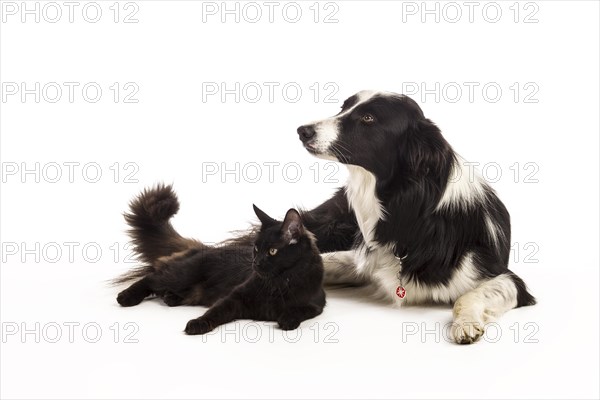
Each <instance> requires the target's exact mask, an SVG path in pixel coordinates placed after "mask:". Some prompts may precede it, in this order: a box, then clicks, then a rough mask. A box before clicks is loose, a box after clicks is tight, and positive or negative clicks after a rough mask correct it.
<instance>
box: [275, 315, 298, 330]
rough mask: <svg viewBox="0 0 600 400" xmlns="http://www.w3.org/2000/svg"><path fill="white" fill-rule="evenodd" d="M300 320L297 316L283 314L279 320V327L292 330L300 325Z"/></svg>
mask: <svg viewBox="0 0 600 400" xmlns="http://www.w3.org/2000/svg"><path fill="white" fill-rule="evenodd" d="M300 322H301V321H298V319H297V318H292V317H287V316H281V317H279V319H278V320H277V324H279V329H281V330H284V331H291V330H294V329H296V328H298V327H299V326H300Z"/></svg>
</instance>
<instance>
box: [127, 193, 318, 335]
mask: <svg viewBox="0 0 600 400" xmlns="http://www.w3.org/2000/svg"><path fill="white" fill-rule="evenodd" d="M178 206H179V204H178V203H177V199H176V197H175V195H174V193H173V192H172V190H171V188H170V187H158V188H156V189H153V190H150V191H146V192H144V194H143V195H142V196H140V198H138V199H137V200H136V201H134V202H133V203H132V205H131V208H132V210H133V211H134V214H128V215H126V218H128V220H129V219H130V218H132V215H135V216H138V217H139V216H145V215H146V214H147V215H152V216H153V217H157V216H160V215H161V214H162V213H164V214H165V215H167V214H169V215H172V214H174V213H175V212H176V211H177V208H178ZM254 210H255V212H256V215H257V216H258V218H259V219H260V221H261V223H262V226H261V228H260V230H259V231H258V232H256V233H255V235H254V236H255V242H254V245H252V244H251V242H250V241H248V240H247V238H246V239H244V240H240V241H230V242H227V243H225V244H224V245H223V246H219V247H211V246H206V245H204V244H202V243H200V242H193V243H189V244H188V245H189V246H188V248H190V249H189V250H186V251H181V252H175V253H173V254H172V255H170V256H167V257H158V258H156V259H155V260H154V262H152V265H146V266H143V267H141V268H138V269H136V270H133V271H131V272H129V273H128V274H126V275H124V276H123V277H122V278H119V279H117V280H116V282H125V281H128V280H130V279H134V278H141V279H140V280H138V281H137V282H136V283H134V284H133V285H131V286H130V287H129V288H127V289H126V290H124V291H123V292H121V293H119V295H118V297H117V301H118V302H119V304H121V305H122V306H126V307H127V306H134V305H137V304H139V303H140V302H141V301H142V300H143V299H144V298H146V297H147V296H150V295H152V294H156V295H158V296H160V297H161V298H162V299H163V300H164V301H165V303H166V304H167V305H169V306H177V305H181V304H188V305H205V306H212V307H211V308H210V309H209V310H208V311H207V312H206V313H205V314H204V315H203V316H202V317H200V318H197V319H194V320H191V321H189V322H188V324H187V326H186V329H185V332H186V333H187V334H203V333H206V332H209V331H211V330H212V329H214V328H215V327H217V326H219V325H222V324H224V323H227V322H230V321H233V320H235V319H254V320H264V321H277V322H278V324H279V326H280V328H281V329H295V328H297V327H298V326H299V325H300V323H301V322H302V321H304V320H306V319H309V318H313V317H315V316H317V315H319V314H321V312H322V311H323V307H324V306H325V293H324V291H323V289H322V281H323V263H322V260H321V256H320V255H319V250H318V248H317V246H316V243H315V238H314V236H313V235H312V233H310V232H309V231H308V230H307V229H306V228H305V227H304V225H303V224H302V221H301V217H300V214H299V213H298V212H297V211H296V210H294V209H291V210H289V211H288V212H287V214H286V216H285V219H284V221H283V222H279V221H276V220H274V219H272V218H271V217H269V216H268V215H267V214H265V213H264V212H263V211H261V210H260V209H258V208H257V207H256V206H255V207H254ZM159 219H160V218H159ZM147 221H148V222H149V223H151V219H148V220H147ZM161 223H162V224H163V225H164V221H162V222H161ZM168 227H170V224H169V226H168ZM162 229H165V227H163V228H162ZM147 261H149V260H147Z"/></svg>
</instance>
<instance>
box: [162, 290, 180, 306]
mask: <svg viewBox="0 0 600 400" xmlns="http://www.w3.org/2000/svg"><path fill="white" fill-rule="evenodd" d="M162 299H163V301H164V302H165V304H166V305H168V306H169V307H177V306H180V305H181V304H182V303H183V299H182V298H181V297H179V296H178V295H176V294H175V293H171V292H166V293H165V294H164V295H163V296H162Z"/></svg>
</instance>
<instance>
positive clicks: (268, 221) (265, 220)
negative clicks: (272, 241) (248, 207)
mask: <svg viewBox="0 0 600 400" xmlns="http://www.w3.org/2000/svg"><path fill="white" fill-rule="evenodd" d="M252 207H253V208H254V213H255V214H256V216H257V217H258V219H259V220H260V222H261V223H262V225H263V227H267V226H271V225H274V224H276V223H277V220H275V219H273V218H271V217H269V216H268V215H267V213H265V212H264V211H263V210H261V209H260V208H258V207H256V205H254V204H252Z"/></svg>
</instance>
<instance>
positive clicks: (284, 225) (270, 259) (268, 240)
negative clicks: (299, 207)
mask: <svg viewBox="0 0 600 400" xmlns="http://www.w3.org/2000/svg"><path fill="white" fill-rule="evenodd" d="M253 207H254V212H255V213H256V216H257V217H258V219H259V220H260V222H261V224H262V225H261V228H260V231H259V232H258V235H257V237H256V241H255V243H254V250H253V258H252V259H253V263H252V264H253V267H254V269H255V270H256V271H257V272H258V273H259V274H261V275H263V276H266V275H277V274H278V273H280V272H283V271H285V270H287V269H290V268H292V267H294V266H295V265H297V264H298V263H299V262H300V261H303V260H307V261H308V260H310V259H311V257H314V256H315V255H316V256H318V255H319V251H318V249H317V246H316V243H315V238H314V236H313V234H312V233H310V232H309V231H308V230H307V229H306V228H305V227H304V225H303V224H302V218H301V217H300V213H298V211H296V210H295V209H293V208H292V209H290V210H289V211H288V212H287V213H286V215H285V218H284V219H283V221H277V220H276V219H273V218H271V217H269V216H268V215H267V214H266V213H265V212H264V211H262V210H261V209H259V208H258V207H256V206H255V205H253Z"/></svg>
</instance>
